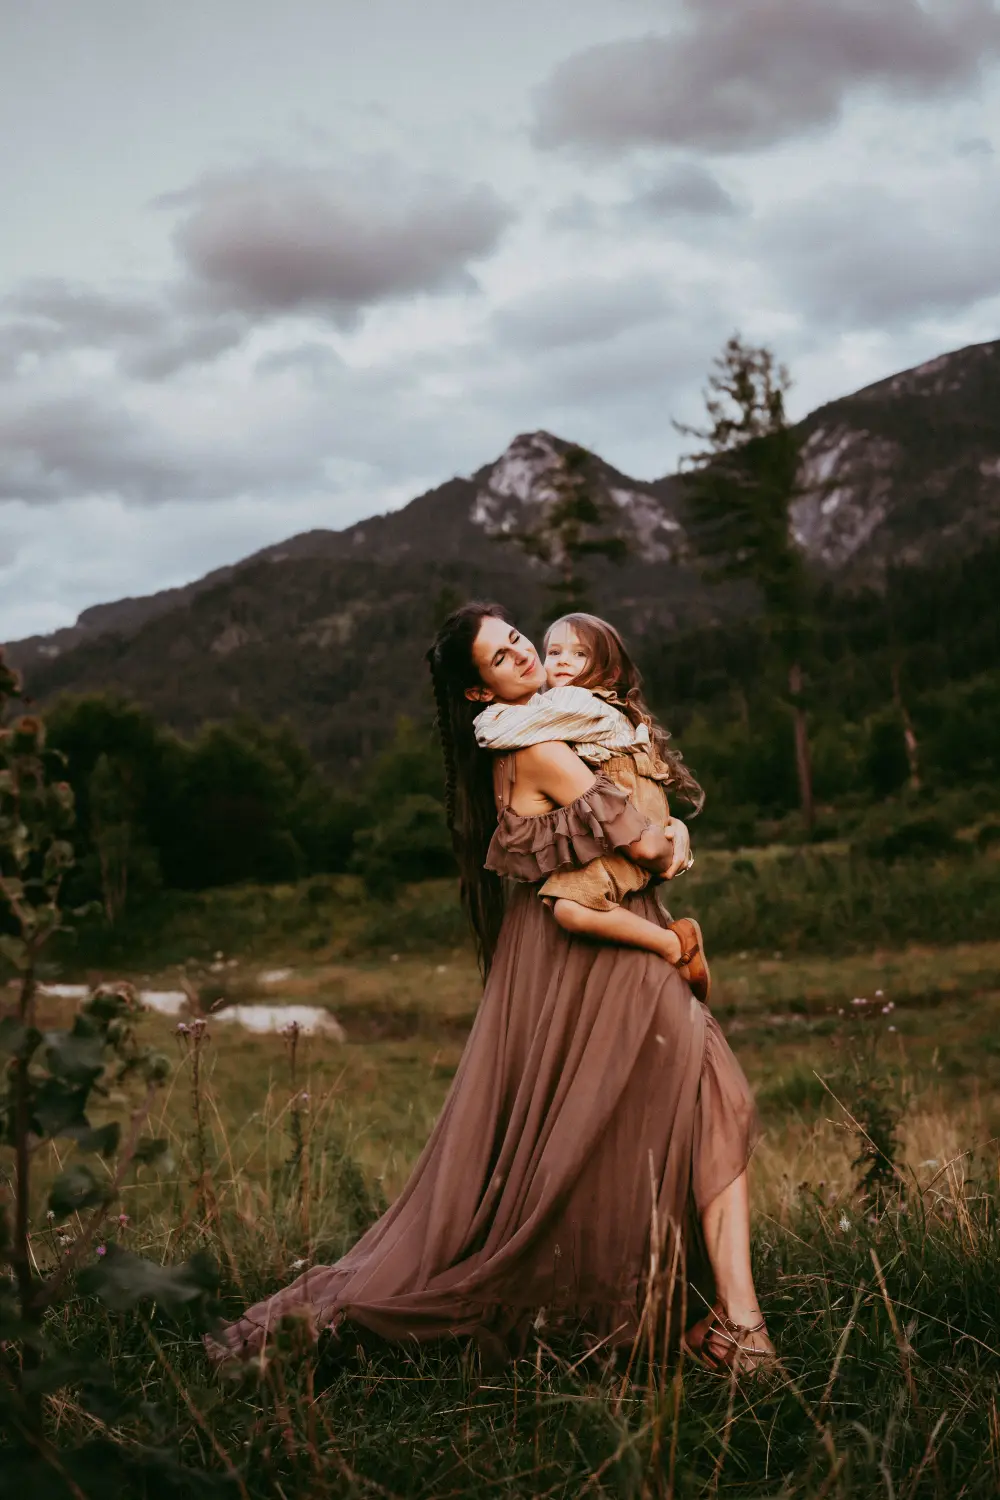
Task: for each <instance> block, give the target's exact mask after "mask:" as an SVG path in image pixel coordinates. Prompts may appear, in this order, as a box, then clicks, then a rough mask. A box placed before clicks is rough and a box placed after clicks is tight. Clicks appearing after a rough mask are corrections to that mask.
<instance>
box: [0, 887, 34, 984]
mask: <svg viewBox="0 0 1000 1500" xmlns="http://www.w3.org/2000/svg"><path fill="white" fill-rule="evenodd" d="M0 899H2V898H0ZM0 953H2V954H3V956H4V958H6V959H7V961H8V962H9V963H12V964H13V965H14V967H15V969H26V968H27V967H28V946H27V944H26V943H25V942H23V941H22V939H21V938H17V937H11V935H10V934H9V933H6V932H5V933H2V934H0Z"/></svg>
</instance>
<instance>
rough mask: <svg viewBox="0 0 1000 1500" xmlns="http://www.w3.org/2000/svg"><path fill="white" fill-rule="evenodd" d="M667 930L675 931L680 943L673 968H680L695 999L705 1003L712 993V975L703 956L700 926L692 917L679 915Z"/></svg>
mask: <svg viewBox="0 0 1000 1500" xmlns="http://www.w3.org/2000/svg"><path fill="white" fill-rule="evenodd" d="M667 931H668V932H674V933H676V934H677V940H678V942H679V943H680V945H681V956H680V958H679V959H678V960H677V962H676V964H675V965H674V968H675V969H678V970H680V972H681V977H682V978H684V979H686V980H687V982H688V984H689V985H690V986H691V992H692V994H693V995H694V997H695V999H696V1000H700V1001H701V1002H702V1004H703V1005H707V1004H708V997H709V995H710V994H711V993H712V976H711V974H710V972H709V968H708V960H707V959H706V957H705V944H704V942H703V940H702V936H701V928H700V927H699V925H698V923H697V922H696V921H695V919H694V917H681V919H680V921H679V922H671V923H670V926H669V927H668V929H667Z"/></svg>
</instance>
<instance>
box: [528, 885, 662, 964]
mask: <svg viewBox="0 0 1000 1500" xmlns="http://www.w3.org/2000/svg"><path fill="white" fill-rule="evenodd" d="M552 915H553V916H554V917H555V919H556V921H557V922H558V923H559V926H560V927H562V928H564V929H565V930H566V931H567V932H582V933H585V934H586V935H587V936H588V937H595V938H600V939H602V941H604V942H606V943H623V944H624V945H625V946H626V947H627V948H645V949H646V950H647V951H648V952H649V953H658V954H659V956H660V957H661V958H665V959H666V960H667V963H668V964H676V962H677V960H678V959H679V958H680V956H681V951H682V950H681V943H680V939H679V938H678V936H677V934H676V933H675V932H671V930H670V929H669V928H668V927H660V926H659V925H658V924H657V923H656V922H649V921H647V919H646V918H645V917H637V916H636V915H635V913H634V912H631V911H625V910H624V909H623V908H622V907H620V906H616V907H614V908H613V909H612V910H611V911H593V910H592V909H591V908H590V907H589V906H581V905H580V903H579V902H578V901H568V900H567V899H566V897H565V896H560V897H559V899H558V900H557V901H555V902H553V905H552Z"/></svg>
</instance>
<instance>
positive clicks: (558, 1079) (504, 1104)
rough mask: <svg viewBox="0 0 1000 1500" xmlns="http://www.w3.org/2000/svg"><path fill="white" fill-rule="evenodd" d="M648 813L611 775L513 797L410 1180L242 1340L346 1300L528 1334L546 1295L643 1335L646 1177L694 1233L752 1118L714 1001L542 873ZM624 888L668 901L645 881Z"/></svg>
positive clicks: (606, 844)
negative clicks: (498, 901) (483, 954)
mask: <svg viewBox="0 0 1000 1500" xmlns="http://www.w3.org/2000/svg"><path fill="white" fill-rule="evenodd" d="M646 826H647V820H646V819H645V818H644V817H643V816H642V815H641V814H639V813H638V812H637V811H636V809H635V807H634V806H633V805H632V803H631V802H630V801H629V800H628V797H627V795H626V794H625V793H624V792H623V791H621V790H620V789H619V788H618V787H616V786H615V785H614V784H613V783H612V782H611V781H609V780H608V779H607V778H606V777H598V778H597V780H596V781H595V783H594V785H593V786H592V787H591V788H590V789H589V790H588V791H587V792H585V793H584V794H583V795H582V796H580V797H578V798H577V799H576V801H575V802H572V803H571V804H570V805H569V806H568V807H563V808H558V809H556V811H554V812H551V813H545V814H542V815H539V816H534V817H522V816H520V815H519V814H517V813H514V812H513V811H512V810H511V809H509V808H508V809H506V811H504V812H503V814H502V815H501V818H500V821H499V823H498V826H497V832H496V835H495V836H494V840H493V844H492V846H491V851H490V859H491V864H492V865H493V866H494V867H496V866H497V865H501V866H503V867H504V868H505V870H506V873H508V874H509V875H511V876H513V877H514V878H515V879H516V880H517V881H518V882H520V883H518V884H516V885H514V886H513V887H512V890H511V894H510V896H509V899H508V904H507V909H506V913H505V916H504V921H503V927H502V930H501V933H500V941H499V945H498V947H497V951H496V955H495V958H494V961H493V966H492V968H491V970H490V974H489V978H488V980H487V983H486V987H485V989H484V992H483V998H482V1002H481V1004H480V1007H479V1011H478V1013H477V1016H476V1019H475V1022H474V1024H473V1027H472V1030H471V1032H470V1034H469V1040H468V1043H467V1045H466V1048H465V1052H464V1053H463V1056H462V1060H461V1062H460V1064H459V1067H458V1071H457V1072H456V1074H455V1078H454V1081H453V1083H452V1086H451V1089H450V1091H449V1093H448V1097H447V1099H446V1100H445V1104H444V1107H443V1109H442V1111H441V1115H440V1117H439V1119H438V1121H437V1123H436V1125H435V1126H434V1129H433V1131H432V1133H431V1136H430V1139H429V1140H428V1142H427V1145H426V1146H425V1147H424V1150H423V1152H422V1153H421V1156H420V1158H419V1160H418V1161H417V1164H416V1166H415V1167H414V1169H413V1173H412V1175H411V1177H410V1179H409V1181H408V1182H407V1184H406V1186H405V1187H404V1188H403V1190H402V1192H401V1193H400V1195H399V1197H398V1198H397V1199H396V1201H395V1203H393V1205H392V1206H391V1208H389V1209H388V1211H387V1212H386V1213H385V1214H384V1215H383V1216H382V1218H381V1219H379V1220H378V1222H377V1223H376V1224H373V1225H372V1226H371V1228H370V1229H368V1230H367V1232H366V1233H365V1234H364V1235H362V1237H361V1239H360V1240H359V1241H358V1242H357V1244H356V1245H355V1246H354V1247H353V1249H351V1250H349V1251H348V1253H347V1254H346V1255H345V1256H343V1257H342V1259H341V1260H339V1261H338V1262H337V1263H336V1265H332V1266H316V1267H314V1268H312V1269H310V1270H308V1271H306V1272H304V1273H303V1274H302V1275H301V1276H300V1277H299V1278H298V1279H297V1280H296V1281H294V1282H292V1284H291V1285H290V1286H287V1287H285V1288H284V1290H282V1291H280V1292H277V1293H276V1294H275V1295H274V1296H272V1297H269V1298H267V1299H266V1300H265V1301H263V1302H259V1303H257V1304H256V1306H254V1307H251V1308H250V1309H249V1311H248V1312H247V1313H245V1314H244V1316H243V1317H242V1318H240V1319H239V1321H238V1322H236V1323H233V1324H230V1325H229V1326H228V1327H227V1328H226V1329H225V1330H224V1332H223V1333H222V1335H221V1336H220V1338H221V1343H222V1345H223V1346H224V1348H225V1349H226V1350H227V1351H228V1352H230V1353H250V1352H253V1351H255V1350H257V1349H259V1347H260V1345H261V1344H262V1342H263V1340H264V1339H265V1337H266V1336H267V1331H268V1329H269V1328H273V1327H274V1325H275V1324H276V1323H277V1321H278V1320H279V1319H280V1318H281V1317H283V1316H284V1315H285V1314H287V1313H295V1312H297V1313H304V1314H306V1315H307V1317H308V1319H309V1322H310V1325H311V1327H312V1329H313V1330H314V1331H320V1330H322V1329H324V1328H328V1327H332V1328H334V1329H335V1328H337V1327H338V1326H339V1325H340V1324H341V1323H342V1322H343V1321H344V1320H345V1319H346V1320H349V1321H350V1322H351V1323H353V1324H358V1325H361V1326H363V1327H365V1328H367V1329H370V1330H372V1331H373V1332H375V1333H376V1334H379V1335H381V1336H383V1337H385V1338H389V1339H406V1338H417V1339H432V1338H436V1337H439V1336H442V1335H448V1334H452V1335H456V1334H457V1335H471V1336H474V1337H475V1338H477V1339H478V1340H479V1342H480V1345H481V1347H482V1348H483V1349H484V1351H486V1352H488V1353H489V1354H490V1355H491V1356H492V1357H496V1355H497V1353H498V1351H503V1350H506V1351H514V1350H517V1349H518V1348H520V1347H521V1346H522V1343H523V1339H524V1336H525V1334H526V1332H527V1330H528V1329H529V1328H530V1326H531V1324H532V1323H533V1322H534V1321H536V1319H538V1315H539V1314H540V1313H541V1314H542V1318H543V1319H544V1322H545V1324H546V1325H547V1327H549V1328H551V1327H552V1325H553V1324H572V1325H573V1326H574V1327H576V1328H582V1329H585V1330H588V1331H590V1332H593V1333H594V1334H596V1335H599V1336H604V1337H607V1336H610V1338H611V1341H612V1342H625V1341H627V1340H629V1339H631V1338H632V1337H633V1336H634V1334H635V1332H636V1330H637V1328H638V1326H639V1322H640V1318H641V1309H642V1303H643V1298H644V1294H645V1276H646V1273H647V1270H648V1264H649V1254H650V1226H651V1222H652V1218H653V1209H654V1203H653V1196H654V1189H655V1198H656V1204H655V1207H656V1217H657V1222H658V1224H659V1226H660V1228H661V1231H664V1230H665V1229H666V1228H667V1226H675V1227H676V1229H677V1231H678V1232H679V1233H680V1234H681V1235H682V1236H686V1238H687V1243H688V1248H689V1250H691V1251H692V1252H693V1250H694V1237H692V1236H691V1234H690V1230H691V1228H692V1226H693V1225H694V1223H695V1222H696V1214H697V1212H700V1210H702V1209H703V1208H704V1207H705V1205H706V1204H708V1203H709V1202H711V1200H712V1199H713V1198H714V1197H715V1196H716V1194H718V1193H719V1192H721V1191H722V1189H723V1188H725V1187H726V1186H727V1185H728V1184H729V1183H731V1182H732V1181H733V1180H734V1178H736V1177H737V1176H739V1174H740V1173H741V1172H742V1171H743V1169H744V1168H745V1166H746V1164H747V1160H748V1158H749V1155H750V1152H751V1150H752V1147H753V1143H754V1136H755V1131H756V1118H757V1117H756V1112H755V1109H754V1105H753V1099H752V1096H751V1094H750V1090H749V1088H748V1085H747V1082H746V1079H745V1078H744V1076H743V1073H742V1070H741V1069H740V1067H739V1064H738V1063H737V1062H736V1059H735V1058H734V1056H733V1054H732V1052H731V1051H730V1049H729V1047H728V1045H727V1043H726V1041H725V1039H724V1038H723V1035H722V1033H721V1031H720V1030H719V1027H718V1025H717V1023H716V1021H715V1020H714V1018H713V1017H712V1016H711V1014H710V1013H709V1012H708V1010H707V1009H706V1008H705V1007H704V1006H703V1005H701V1004H699V1002H698V1001H696V1000H695V999H694V997H693V995H692V994H691V991H690V989H689V987H688V985H687V984H686V983H685V982H684V980H683V979H681V977H680V976H679V974H678V973H677V971H676V970H675V969H673V968H671V966H670V965H669V964H668V963H666V962H665V961H664V960H663V959H662V958H658V957H656V956H655V955H653V954H651V953H646V952H643V951H641V950H638V949H629V948H622V947H613V946H610V945H602V944H600V943H597V942H594V941H590V940H587V939H585V938H582V937H574V936H571V935H570V934H568V933H566V932H564V931H563V930H562V929H561V928H560V927H559V926H558V925H557V924H556V922H555V920H554V918H553V916H552V913H551V912H550V911H549V910H548V908H547V907H546V905H545V903H544V902H543V901H541V900H539V898H538V895H537V893H536V892H537V886H538V884H539V883H541V882H542V881H543V880H544V879H545V877H546V875H548V874H550V873H551V872H552V871H553V870H555V869H567V868H571V867H573V866H581V865H584V864H586V863H588V861H590V860H592V859H594V858H596V857H598V856H599V855H602V854H610V853H613V852H614V851H615V850H616V849H621V848H623V847H624V846H625V845H627V844H630V843H631V842H632V841H633V840H634V839H636V838H638V837H639V835H640V834H641V833H642V832H643V830H644V828H645V827H646ZM624 904H625V905H626V906H627V907H628V908H629V909H630V910H632V911H635V912H637V913H639V914H641V915H642V916H645V917H649V918H650V919H651V920H652V921H654V922H659V923H660V924H661V925H663V924H665V923H666V922H667V921H668V920H669V919H668V917H667V915H666V913H665V912H664V911H663V909H662V907H660V906H659V904H658V903H657V901H656V898H655V896H654V895H653V893H652V892H651V891H650V890H645V891H641V892H636V893H635V894H634V895H631V896H629V897H627V898H626V901H625V903H624ZM694 1259H695V1256H694V1254H693V1253H692V1254H689V1256H688V1274H690V1273H691V1269H692V1263H693V1260H694ZM692 1315H693V1316H697V1315H698V1311H697V1310H696V1311H695V1312H693V1314H692ZM211 1347H212V1346H211V1345H210V1348H211ZM213 1352H214V1353H215V1354H219V1353H220V1352H221V1350H220V1347H219V1345H218V1344H216V1345H215V1346H214V1349H213Z"/></svg>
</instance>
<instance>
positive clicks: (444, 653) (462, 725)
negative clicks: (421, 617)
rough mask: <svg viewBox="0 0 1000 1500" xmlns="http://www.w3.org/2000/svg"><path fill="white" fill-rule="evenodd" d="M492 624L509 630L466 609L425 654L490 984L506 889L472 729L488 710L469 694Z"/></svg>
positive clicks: (497, 610) (489, 763)
mask: <svg viewBox="0 0 1000 1500" xmlns="http://www.w3.org/2000/svg"><path fill="white" fill-rule="evenodd" d="M490 618H493V619H496V620H506V621H508V622H510V616H509V615H508V613H507V611H506V610H505V609H503V608H502V606H501V605H499V604H481V603H479V602H478V601H473V602H472V603H471V604H463V605H462V607H461V609H456V610H455V611H454V613H453V614H450V615H449V616H448V618H447V620H445V622H444V624H443V625H442V626H441V629H440V630H439V631H438V633H437V635H436V636H435V637H434V644H433V645H432V646H431V648H430V650H429V651H428V653H427V660H428V662H429V664H430V669H431V681H432V682H433V684H434V701H435V703H436V704H437V729H438V733H439V734H440V736H441V750H442V753H443V755H444V771H445V811H446V814H447V818H448V828H449V831H450V833H451V841H452V846H453V847H454V850H455V857H456V859H457V860H458V869H459V877H460V880H461V892H462V905H463V906H464V908H465V911H466V914H467V916H468V918H469V921H470V922H471V923H472V930H473V932H474V934H475V938H476V953H477V956H478V958H479V967H480V969H481V971H482V974H483V978H484V979H485V977H486V975H487V974H488V973H489V971H490V965H491V963H492V962H493V954H494V951H495V949H496V945H497V938H498V937H499V936H500V924H501V922H502V921H503V885H502V884H501V881H500V877H499V876H498V875H495V874H494V873H493V872H492V871H491V870H485V869H484V868H483V864H484V861H485V859H486V850H487V848H488V847H489V842H490V839H491V838H492V837H493V833H494V830H495V828H496V826H497V813H496V800H495V798H494V795H493V757H492V755H490V754H489V753H488V752H487V751H485V750H480V748H479V746H478V745H477V744H476V737H475V734H474V732H473V728H472V721H473V719H474V718H475V717H476V714H477V713H479V712H480V711H481V709H482V707H483V705H482V704H481V703H476V702H470V700H469V699H468V698H467V697H466V696H465V690H466V688H471V687H481V686H482V680H481V678H480V676H479V671H478V668H477V667H476V664H475V662H474V660H473V657H472V647H473V645H474V643H475V640H476V636H477V635H478V634H479V627H480V626H481V625H482V622H483V620H485V619H490Z"/></svg>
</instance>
